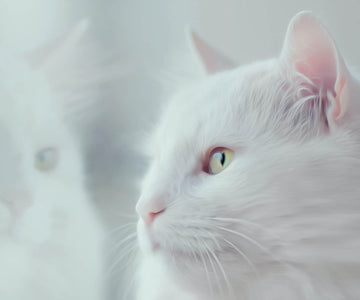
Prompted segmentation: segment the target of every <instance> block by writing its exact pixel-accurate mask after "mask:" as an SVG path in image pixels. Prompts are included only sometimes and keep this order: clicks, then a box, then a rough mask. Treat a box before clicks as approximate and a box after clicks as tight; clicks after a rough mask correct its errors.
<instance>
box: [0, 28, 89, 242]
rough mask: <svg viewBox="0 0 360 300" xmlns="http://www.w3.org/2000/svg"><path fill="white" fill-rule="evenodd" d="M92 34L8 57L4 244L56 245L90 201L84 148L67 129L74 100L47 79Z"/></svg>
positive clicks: (0, 56)
mask: <svg viewBox="0 0 360 300" xmlns="http://www.w3.org/2000/svg"><path fill="white" fill-rule="evenodd" d="M85 29H86V28H85V27H84V23H82V24H80V25H78V26H77V27H76V28H75V29H74V30H72V31H71V32H69V33H68V34H66V35H64V36H63V37H62V38H60V39H59V40H57V41H56V47H55V44H51V45H47V46H45V47H44V48H42V49H39V50H36V51H35V52H33V53H31V54H28V55H26V58H19V57H14V56H12V55H11V54H9V53H8V52H6V51H5V50H2V51H1V52H0V106H1V107H2V109H1V112H0V128H1V130H0V149H1V150H0V153H1V155H0V160H1V166H2V168H1V171H0V215H1V217H0V219H1V221H0V223H1V226H0V231H1V233H0V237H1V240H4V241H5V240H11V241H15V242H19V243H26V244H29V245H38V244H43V243H45V242H47V241H49V240H51V239H53V240H54V239H56V238H57V235H56V233H55V231H56V230H62V229H61V228H63V227H64V226H65V225H64V224H65V223H66V220H67V219H69V217H71V215H73V214H77V213H78V211H79V209H80V207H82V206H83V205H84V202H85V201H87V199H86V196H85V192H84V188H83V167H82V162H81V156H80V153H79V149H78V145H77V141H76V140H75V139H74V137H73V136H72V135H71V133H70V129H69V128H68V127H67V125H66V124H65V122H64V120H65V117H66V116H65V111H66V106H67V101H68V99H66V98H65V97H64V94H63V93H62V92H63V91H62V90H60V91H59V89H57V86H56V84H55V83H56V80H55V76H53V77H51V79H52V80H49V78H48V76H47V75H48V74H50V72H53V73H52V74H55V72H56V68H59V66H58V65H57V64H56V63H55V62H54V59H55V60H60V61H59V63H60V69H61V70H63V69H64V64H62V62H61V57H62V55H60V54H61V53H64V50H65V49H69V48H72V47H75V45H76V43H79V42H80V36H81V35H82V34H83V33H85ZM40 53H41V55H39V54H40ZM67 54H69V53H67ZM69 59H71V58H70V57H69ZM69 225H71V224H69Z"/></svg>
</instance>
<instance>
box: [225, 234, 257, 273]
mask: <svg viewBox="0 0 360 300" xmlns="http://www.w3.org/2000/svg"><path fill="white" fill-rule="evenodd" d="M224 241H225V242H226V243H227V244H228V245H230V246H231V247H232V248H233V249H234V250H235V251H236V252H238V253H239V254H240V255H241V256H242V257H243V258H244V259H245V260H246V262H247V263H248V264H249V266H250V267H251V268H252V269H253V271H254V272H255V273H256V274H257V275H258V271H257V269H256V268H255V266H254V264H253V263H252V262H251V260H250V259H249V258H248V257H247V256H246V254H245V253H244V252H243V251H241V250H240V249H239V248H238V247H236V246H235V245H234V244H233V243H232V242H230V241H228V240H227V239H224Z"/></svg>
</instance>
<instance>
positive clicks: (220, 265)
mask: <svg viewBox="0 0 360 300" xmlns="http://www.w3.org/2000/svg"><path fill="white" fill-rule="evenodd" d="M205 247H206V248H207V249H208V251H209V253H210V254H211V256H212V257H213V258H214V260H215V262H216V263H217V265H218V267H219V269H220V272H221V273H222V275H223V277H224V280H225V283H226V287H227V289H228V294H229V295H230V296H231V298H234V292H233V289H232V287H231V284H230V282H229V279H228V277H227V275H226V273H225V270H224V268H223V266H222V264H221V263H220V261H219V259H218V257H217V256H216V254H215V253H214V251H212V250H211V249H210V248H209V247H208V246H207V245H206V244H205Z"/></svg>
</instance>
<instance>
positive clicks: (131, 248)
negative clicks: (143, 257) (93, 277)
mask: <svg viewBox="0 0 360 300" xmlns="http://www.w3.org/2000/svg"><path fill="white" fill-rule="evenodd" d="M136 248H137V243H135V242H134V243H132V244H129V245H127V246H125V247H124V249H123V251H122V253H121V255H120V257H119V258H117V259H116V260H115V262H114V263H113V264H112V265H111V266H110V268H109V269H108V272H107V273H108V274H109V275H110V274H112V273H113V271H114V269H115V268H116V267H117V266H118V265H119V264H120V263H121V262H122V261H123V260H124V259H125V258H126V257H127V256H128V255H129V254H130V253H131V252H133V251H134V250H135V249H136ZM123 269H124V267H122V268H121V269H120V270H123Z"/></svg>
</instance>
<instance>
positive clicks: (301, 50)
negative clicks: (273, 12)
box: [280, 12, 351, 125]
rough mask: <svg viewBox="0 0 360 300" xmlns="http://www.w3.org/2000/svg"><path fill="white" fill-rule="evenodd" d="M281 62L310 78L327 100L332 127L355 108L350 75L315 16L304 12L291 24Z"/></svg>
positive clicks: (294, 18)
mask: <svg viewBox="0 0 360 300" xmlns="http://www.w3.org/2000/svg"><path fill="white" fill-rule="evenodd" d="M280 62H281V63H282V64H284V65H285V66H286V67H291V68H294V69H295V70H296V72H298V73H300V74H302V75H304V76H305V77H307V78H308V79H310V80H311V82H312V83H313V84H314V86H315V87H316V89H317V92H319V93H320V92H321V94H322V95H323V97H325V99H322V101H324V100H325V104H326V107H327V108H328V109H327V112H326V113H327V119H328V122H329V124H330V125H334V124H336V123H338V122H340V121H341V119H342V118H343V117H344V116H345V115H346V114H347V112H348V110H349V106H350V105H351V103H350V100H351V99H350V97H349V93H348V92H347V89H348V88H349V81H351V78H350V73H349V72H348V69H347V67H346V65H345V62H344V60H343V58H342V56H341V54H340V53H339V51H338V49H337V47H336V45H335V43H334V41H333V39H332V38H331V36H330V35H329V33H328V32H327V30H326V29H325V28H324V26H323V25H322V24H321V23H320V22H319V21H318V19H317V18H316V17H315V16H314V15H313V14H312V13H310V12H301V13H299V14H297V15H296V16H295V17H293V19H292V20H291V21H290V24H289V27H288V29H287V33H286V38H285V42H284V46H283V49H282V52H281V57H280Z"/></svg>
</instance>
